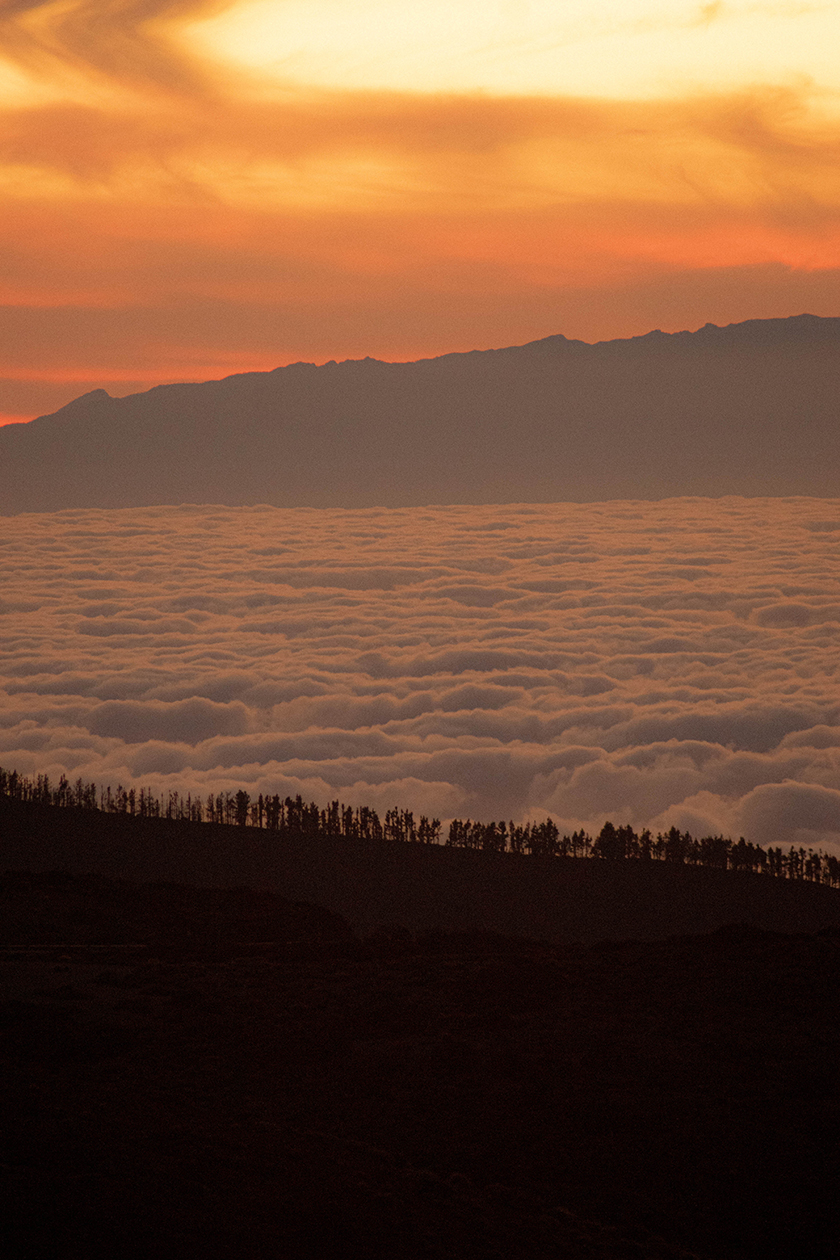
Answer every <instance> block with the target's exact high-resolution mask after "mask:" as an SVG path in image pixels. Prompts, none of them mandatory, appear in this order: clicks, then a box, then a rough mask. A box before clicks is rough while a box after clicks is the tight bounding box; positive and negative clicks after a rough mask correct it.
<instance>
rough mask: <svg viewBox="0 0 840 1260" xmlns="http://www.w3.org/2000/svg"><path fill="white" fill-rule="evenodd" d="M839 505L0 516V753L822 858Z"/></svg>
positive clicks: (20, 764) (15, 763)
mask: <svg viewBox="0 0 840 1260" xmlns="http://www.w3.org/2000/svg"><path fill="white" fill-rule="evenodd" d="M838 508H840V503H838V502H837V501H827V500H813V499H787V500H771V499H764V500H745V499H723V500H702V499H673V500H667V501H665V502H659V503H647V502H612V503H602V504H584V505H576V504H558V505H520V506H517V505H513V506H511V505H506V506H504V507H446V508H412V509H404V510H384V509H381V510H370V511H364V510H356V511H341V510H335V511H327V510H309V509H287V510H284V509H276V508H270V507H255V508H221V507H194V506H183V507H177V508H146V509H126V510H122V511H94V510H90V511H68V512H62V513H55V514H48V515H47V514H45V515H37V514H32V515H23V516H19V517H15V518H6V519H5V520H4V526H3V537H2V547H0V591H1V592H2V595H0V624H2V627H3V629H2V635H0V642H2V649H1V650H0V688H2V689H0V763H2V764H4V765H6V766H9V767H16V768H17V769H19V770H21V771H22V772H24V773H27V774H37V773H48V774H49V775H50V776H51V777H52V776H57V775H59V774H60V773H66V774H67V775H68V776H69V777H71V778H73V777H75V776H77V775H82V776H83V777H84V778H86V779H96V780H98V781H100V782H110V783H111V784H112V785H114V786H115V785H116V783H117V781H121V782H122V783H123V784H125V785H126V786H129V785H131V784H135V785H137V786H142V785H149V786H152V787H154V788H156V789H157V790H158V791H163V792H165V791H166V790H167V788H168V787H173V788H174V787H177V788H178V789H180V790H182V791H188V790H192V791H200V792H202V793H207V792H209V791H214V792H215V791H218V790H221V789H224V788H227V787H230V788H233V787H238V786H242V785H244V786H246V787H248V788H249V789H250V790H251V791H253V792H259V791H263V792H272V793H273V792H280V793H282V794H286V793H296V792H298V791H300V792H301V793H303V794H304V795H306V796H308V797H313V798H315V799H318V800H320V801H321V802H323V803H326V801H327V800H329V799H331V798H332V797H334V796H340V797H341V798H342V799H343V800H345V801H346V802H348V803H354V804H365V803H366V804H371V805H374V806H376V807H377V808H380V809H385V808H388V807H390V806H392V805H393V804H399V805H401V806H403V807H407V808H413V809H415V810H416V811H422V812H426V813H434V814H436V815H438V816H439V817H442V818H448V817H451V816H453V815H458V816H465V815H470V816H472V817H478V818H481V819H485V820H489V819H490V818H494V817H502V816H504V817H513V818H516V819H518V818H522V817H525V816H545V814H546V813H550V814H551V815H552V817H554V818H555V819H556V820H557V822H558V824H559V825H560V826H561V828H563V829H572V828H575V827H578V826H581V825H582V826H585V827H587V828H588V829H590V830H594V829H597V828H599V827H600V825H601V824H602V823H603V821H604V820H605V819H606V818H611V819H613V821H615V822H630V823H632V824H633V825H634V826H636V827H640V826H643V825H649V826H651V827H653V828H654V829H656V828H659V827H665V826H670V825H671V824H676V825H678V826H679V827H680V828H681V829H689V830H691V831H693V832H703V833H708V832H710V831H714V832H717V831H723V832H726V833H732V834H736V835H737V834H740V833H743V834H745V835H746V836H748V838H750V839H752V840H755V841H758V842H760V843H788V842H796V843H800V842H801V843H805V844H819V845H822V846H824V847H825V846H828V847H831V846H833V845H840V690H838V685H837V681H838V667H840V634H838V630H840V580H838V577H840V575H838V564H837V544H838V539H839V538H840V511H838Z"/></svg>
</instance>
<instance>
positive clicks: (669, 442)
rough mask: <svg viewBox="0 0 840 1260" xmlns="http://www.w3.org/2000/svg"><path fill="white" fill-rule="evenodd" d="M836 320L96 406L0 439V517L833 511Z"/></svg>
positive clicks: (342, 366)
mask: <svg viewBox="0 0 840 1260" xmlns="http://www.w3.org/2000/svg"><path fill="white" fill-rule="evenodd" d="M839 356H840V319H822V318H818V317H816V316H811V315H800V316H796V317H794V318H791V319H783V320H750V321H748V322H746V323H743V324H733V325H730V326H729V327H726V328H718V327H716V326H714V325H707V326H706V327H705V328H702V329H700V330H699V331H698V332H695V333H688V332H682V333H675V334H665V333H661V332H652V333H649V334H647V335H646V336H644V337H634V338H630V339H629V340H622V341H608V342H599V343H597V344H595V345H588V344H586V343H584V342H580V341H568V340H567V339H566V338H564V337H562V336H556V337H548V338H546V339H545V340H542V341H536V342H532V343H530V344H529V345H525V346H517V347H511V348H509V349H504V350H488V351H483V352H478V351H475V352H473V353H470V354H451V355H445V356H443V357H441V358H437V359H428V360H423V361H421V362H417V363H403V364H400V363H397V364H393V363H382V362H378V361H376V360H373V359H364V360H360V361H348V362H345V363H329V364H326V365H324V366H321V367H316V366H313V365H312V364H306V363H298V364H294V365H292V366H289V367H284V368H278V369H277V370H276V371H274V372H266V373H248V374H244V375H239V376H230V377H227V378H226V379H225V380H222V381H211V382H207V383H204V384H195V385H167V386H160V387H157V388H155V389H152V390H150V391H149V392H148V393H144V394H134V395H132V396H130V397H128V398H123V399H113V398H110V397H109V396H108V395H107V394H106V393H105V392H104V391H103V390H95V391H94V392H93V393H90V394H86V395H84V396H83V397H82V398H78V399H76V401H75V402H72V403H70V404H69V405H68V406H67V407H64V408H62V410H61V411H59V412H56V413H55V415H52V416H45V417H41V418H40V419H38V420H35V421H33V422H32V423H31V424H28V425H12V426H7V427H6V428H4V429H2V430H0V511H2V512H4V513H13V512H22V511H51V510H54V509H57V508H69V507H87V506H98V507H118V506H129V505H144V504H162V503H184V502H195V503H227V504H243V503H259V502H262V503H271V504H278V505H282V506H300V505H305V506H313V507H321V506H351V507H352V506H361V505H385V506H408V505H416V504H426V503H500V502H501V503H504V502H518V501H522V502H528V501H538V502H539V501H549V502H550V501H556V500H564V499H565V500H582V501H587V500H599V499H611V498H631V499H632V498H654V499H658V498H665V497H669V496H676V495H707V496H720V495H727V494H738V495H747V496H753V495H817V496H820V495H828V496H830V495H834V494H836V493H837V486H838V482H837V469H838V467H840V424H838V417H840V388H838V364H840V357H839Z"/></svg>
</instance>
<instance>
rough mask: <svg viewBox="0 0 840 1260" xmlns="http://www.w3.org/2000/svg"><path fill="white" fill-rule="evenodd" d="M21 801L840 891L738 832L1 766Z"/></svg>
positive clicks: (831, 868) (827, 868) (810, 866)
mask: <svg viewBox="0 0 840 1260" xmlns="http://www.w3.org/2000/svg"><path fill="white" fill-rule="evenodd" d="M4 799H6V800H15V801H24V802H30V803H33V804H38V805H49V806H53V807H57V808H60V809H80V810H93V811H96V812H99V813H105V814H124V815H128V816H131V817H135V818H158V819H166V820H169V821H171V822H191V823H217V824H218V823H221V824H224V825H226V826H239V827H259V828H264V829H266V830H268V831H274V832H277V833H278V834H279V835H304V836H313V837H325V838H326V837H329V838H335V839H344V840H390V841H396V842H403V843H409V844H435V845H440V844H443V845H445V846H447V847H449V848H459V849H473V850H477V851H480V852H484V853H512V854H521V855H529V856H535V857H574V858H593V859H601V860H603V861H609V862H615V861H626V860H636V861H653V862H672V863H680V864H682V865H687V866H705V867H713V868H716V869H718V870H729V871H751V872H753V873H756V874H765V875H773V876H776V877H777V878H781V879H795V880H807V881H809V882H812V883H818V884H827V885H829V886H830V887H832V888H840V858H837V857H835V856H833V855H832V854H829V853H825V852H824V851H823V850H822V849H812V848H809V849H805V848H803V847H801V846H800V847H797V846H795V845H791V846H790V847H789V848H788V849H787V850H784V849H782V848H781V847H780V846H777V847H772V846H770V847H767V848H763V847H762V846H761V845H759V844H753V843H751V842H750V841H749V840H745V839H744V837H743V836H741V837H740V838H739V839H738V840H733V839H732V838H731V836H723V835H713V836H703V837H699V838H698V837H695V836H692V835H691V833H690V832H688V831H680V830H679V828H678V827H671V828H670V830H669V831H667V832H657V834H656V835H653V834H652V833H651V832H650V831H648V830H647V829H645V830H643V831H641V832H636V831H634V830H633V828H632V827H630V826H629V825H625V826H621V827H616V826H615V825H614V824H613V823H611V822H606V823H604V825H603V827H602V828H601V830H600V831H599V833H598V834H597V836H591V835H590V834H589V833H588V832H586V831H573V832H572V834H571V835H561V834H560V831H559V828H558V827H557V824H556V823H555V822H554V821H553V820H552V819H551V818H547V819H546V820H545V821H544V822H526V823H521V824H520V823H514V822H512V821H511V822H506V821H500V822H489V823H482V822H477V821H474V820H472V819H470V818H467V819H465V820H464V819H460V818H453V819H452V821H451V822H450V824H449V828H448V831H447V834H446V837H445V839H444V838H443V834H442V824H441V821H440V819H439V818H428V817H427V816H426V815H425V814H421V815H420V817H419V818H416V819H415V817H414V814H413V812H412V811H411V810H408V809H400V808H398V807H395V808H394V809H389V810H387V811H386V813H385V817H384V819H380V817H379V815H378V813H377V812H376V810H375V809H371V808H370V807H369V806H367V805H361V806H356V807H355V808H354V807H353V806H351V805H343V804H342V803H341V801H331V802H330V804H329V805H327V806H326V808H321V807H320V806H319V805H317V804H316V803H315V802H314V801H310V802H306V801H304V800H303V798H302V797H301V796H294V797H291V796H287V797H285V798H283V797H280V796H279V795H276V794H275V795H274V796H269V795H263V794H262V793H260V794H259V795H258V796H256V797H251V795H250V794H249V793H248V792H246V791H245V790H244V789H240V790H239V791H237V792H230V791H225V792H218V793H216V794H213V793H212V792H211V793H210V794H209V795H208V796H207V797H206V799H205V798H203V797H201V796H200V795H193V794H192V793H188V794H187V795H186V796H184V795H182V794H181V793H179V792H177V791H170V792H169V793H168V794H167V795H166V796H158V795H156V794H155V793H154V792H153V791H152V790H151V788H139V789H136V788H133V787H132V788H124V787H123V786H122V784H117V788H116V791H114V790H112V788H111V787H110V785H108V786H106V787H102V786H97V784H95V783H85V782H84V781H83V780H82V779H81V778H78V779H76V781H75V782H74V783H71V782H70V781H69V780H68V779H67V777H66V776H65V775H62V776H61V778H60V779H59V780H58V782H57V783H53V782H51V780H50V779H49V778H48V776H47V775H45V774H39V775H37V776H35V777H34V778H28V777H27V776H26V775H22V774H18V772H17V771H16V770H4V769H3V767H2V766H0V801H2V800H4Z"/></svg>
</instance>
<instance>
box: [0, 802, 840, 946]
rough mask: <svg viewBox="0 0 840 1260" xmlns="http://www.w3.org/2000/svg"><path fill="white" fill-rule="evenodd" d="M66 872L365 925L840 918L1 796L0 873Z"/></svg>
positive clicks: (818, 924)
mask: <svg viewBox="0 0 840 1260" xmlns="http://www.w3.org/2000/svg"><path fill="white" fill-rule="evenodd" d="M4 869H5V870H18V871H26V870H28V871H42V872H43V871H50V870H59V869H61V870H67V871H70V872H73V873H74V874H96V875H103V876H107V877H109V878H120V879H131V880H146V881H154V880H171V881H174V882H177V883H182V884H194V885H199V886H203V887H206V888H214V887H215V888H231V887H234V886H237V885H244V886H250V887H252V888H263V889H268V890H273V891H274V892H276V893H279V894H280V895H281V896H283V897H286V898H290V899H292V900H296V901H297V900H299V901H306V902H313V903H315V904H316V905H319V906H323V907H325V908H326V909H327V910H328V911H330V912H332V913H333V914H336V915H340V916H342V918H344V919H345V920H346V921H347V922H348V923H349V924H350V925H351V927H353V928H354V929H355V930H357V931H361V932H370V931H372V930H375V929H376V928H378V927H381V926H388V925H399V926H401V927H404V928H407V929H409V930H410V931H412V932H417V931H445V932H461V931H466V932H473V931H488V932H498V933H503V934H509V935H519V936H528V937H535V938H543V939H566V940H575V941H598V940H621V939H633V938H637V939H638V938H645V939H649V940H657V939H659V940H661V939H664V938H665V937H668V936H671V935H678V934H681V933H688V932H709V931H713V930H715V929H716V928H718V927H721V926H724V925H725V924H727V923H747V924H751V925H752V926H754V927H756V928H762V929H765V930H773V931H782V932H814V931H818V930H820V929H823V928H840V892H838V891H837V890H836V889H832V888H827V887H824V886H820V885H816V884H810V883H801V882H798V881H796V882H791V881H787V880H781V879H775V878H773V877H772V876H769V875H752V874H747V873H737V872H733V871H719V870H712V869H702V868H696V867H683V866H676V865H673V864H671V863H666V862H641V861H629V860H628V861H624V862H605V861H599V860H595V859H588V860H587V859H582V858H581V859H574V858H537V857H517V856H515V855H513V854H490V853H488V854H485V853H476V852H472V851H470V850H463V849H450V848H445V847H437V846H426V845H420V844H400V843H392V842H388V841H361V840H359V841H348V840H341V839H329V838H326V837H324V838H317V837H316V838H312V837H306V836H298V837H291V836H283V837H281V836H279V835H278V834H277V833H276V832H270V831H263V830H259V829H257V828H253V827H245V828H243V827H225V826H216V825H210V824H190V823H186V824H183V823H168V822H165V821H161V820H141V819H132V818H129V817H127V816H125V815H118V814H100V813H93V812H91V813H88V812H85V811H76V810H68V809H58V808H55V807H51V806H40V805H33V804H20V803H18V802H13V801H8V800H0V871H2V870H4Z"/></svg>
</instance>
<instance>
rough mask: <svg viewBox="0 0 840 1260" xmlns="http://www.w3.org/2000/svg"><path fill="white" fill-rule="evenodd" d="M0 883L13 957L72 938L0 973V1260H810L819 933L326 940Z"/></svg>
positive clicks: (182, 910)
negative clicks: (114, 933)
mask: <svg viewBox="0 0 840 1260" xmlns="http://www.w3.org/2000/svg"><path fill="white" fill-rule="evenodd" d="M766 882H767V883H771V882H773V881H771V880H769V879H768V880H767V881H766ZM0 887H2V891H3V895H4V905H5V910H6V912H7V913H9V912H11V917H12V918H16V920H17V922H18V923H19V924H20V925H21V927H20V929H19V930H20V931H22V932H24V933H25V938H26V940H37V939H39V938H40V939H42V940H45V939H47V938H48V937H49V935H50V933H51V932H53V931H56V930H57V931H58V932H59V933H60V934H63V935H64V936H65V937H66V936H68V935H72V934H73V933H76V934H77V935H78V934H79V933H80V932H83V931H84V930H85V929H84V923H83V921H82V922H80V919H79V914H80V910H83V908H84V906H85V905H86V904H87V905H88V906H89V908H90V910H91V919H92V920H93V921H95V922H96V924H97V933H98V937H99V939H98V943H88V944H76V945H74V944H72V943H71V944H68V943H65V944H62V945H59V946H56V947H50V946H48V945H43V944H42V945H40V946H35V947H33V946H27V945H26V944H25V943H24V942H23V941H21V942H20V943H18V945H17V946H12V945H10V944H7V945H6V946H5V947H0V1072H2V1075H3V1090H2V1092H0V1194H2V1195H3V1202H4V1209H3V1212H2V1223H0V1247H2V1254H3V1256H4V1260H5V1258H8V1260H58V1258H59V1257H60V1260H106V1258H107V1260H113V1258H114V1257H116V1256H119V1257H120V1258H121V1260H149V1257H151V1256H154V1257H155V1258H156V1260H240V1258H241V1260H253V1258H255V1257H260V1258H264V1260H281V1258H282V1260H309V1257H312V1256H317V1257H319V1258H320V1257H323V1258H324V1260H396V1258H399V1260H561V1258H562V1260H692V1257H695V1258H696V1257H703V1258H705V1260H792V1258H794V1257H795V1260H835V1257H836V1243H837V1236H838V1227H840V1217H839V1216H838V1196H837V1193H836V1189H837V1178H838V1172H839V1171H840V1157H839V1156H840V1152H839V1151H838V1132H840V1125H838V1122H840V1112H838V1098H840V1091H838V1088H837V1083H838V1082H837V1064H838V1061H840V1028H838V1022H837V1009H838V998H840V988H839V987H838V962H840V933H838V932H836V931H833V932H823V933H819V934H815V935H807V934H800V935H798V936H785V935H781V934H776V933H767V932H761V931H758V930H756V929H749V928H745V927H738V928H728V929H722V930H720V931H718V932H716V933H712V934H710V935H705V936H691V937H690V936H683V937H680V938H672V939H671V940H668V941H659V942H647V943H639V942H632V941H625V942H622V943H611V944H609V945H604V944H601V945H595V946H582V945H548V944H539V943H537V942H533V941H531V942H529V941H525V940H516V939H503V938H500V937H492V936H487V935H481V934H475V935H472V936H470V935H465V934H461V935H456V936H451V935H450V936H447V935H444V934H437V935H429V936H425V937H421V938H418V939H416V940H412V939H411V938H410V937H409V936H408V935H407V934H400V933H391V934H390V935H388V934H386V933H379V934H378V935H376V936H375V937H373V938H370V939H367V940H358V939H356V940H354V939H352V938H351V937H350V936H349V935H348V933H347V932H346V930H343V929H342V928H341V925H340V924H338V923H336V921H335V920H334V919H332V918H330V917H329V916H325V915H323V914H321V913H320V912H319V911H317V910H315V909H314V908H313V907H305V906H294V907H293V906H289V904H288V903H285V904H283V903H281V901H280V899H279V898H271V897H270V896H267V895H265V894H262V895H256V894H248V893H246V892H245V891H244V890H241V891H240V892H238V893H237V894H231V895H227V896H218V895H216V894H209V893H208V892H207V891H201V890H195V889H193V890H190V889H188V888H184V887H180V888H177V887H172V886H168V887H163V888H161V887H158V888H154V887H151V886H145V887H142V886H136V887H135V888H134V889H132V888H131V887H130V886H128V885H124V884H115V883H109V882H108V881H105V880H103V879H102V878H90V879H87V878H73V877H70V876H67V875H60V874H47V875H31V874H30V875H18V876H14V877H9V876H6V877H5V878H3V879H2V880H0ZM109 906H110V907H111V910H112V911H113V910H115V909H119V911H120V914H121V915H122V916H124V917H125V920H126V924H127V925H128V926H130V927H131V932H132V934H137V933H139V934H140V936H141V937H142V936H143V933H145V938H144V939H145V942H146V943H145V944H144V943H143V939H141V940H137V939H135V941H134V942H133V943H132V944H113V943H112V944H110V945H108V944H107V943H106V939H105V937H104V936H103V935H102V933H103V932H105V933H107V923H106V922H105V920H107V918H108V913H109ZM214 906H215V911H216V913H217V914H218V916H219V917H220V919H221V921H222V924H223V926H224V927H225V928H226V930H225V931H221V932H220V931H218V930H216V931H210V932H208V926H209V924H208V914H209V917H210V921H211V922H212V917H213V907H214ZM266 915H268V917H271V916H272V915H273V928H272V925H271V924H269V922H268V920H267V918H266ZM261 916H262V920H263V921H262V923H260V924H258V920H259V919H260V917H261ZM112 924H113V921H112ZM257 927H258V928H259V930H261V931H262V930H267V931H269V932H271V931H273V932H274V933H275V934H276V935H278V936H279V937H280V939H277V940H275V941H274V942H272V941H271V940H270V939H269V940H267V941H263V943H261V944H258V943H255V942H254V940H253V935H254V930H255V929H256V928H257ZM289 932H292V934H293V937H294V939H293V940H292V941H291V942H290V941H289V940H288V939H287V934H288V933H289ZM237 934H239V935H237ZM12 936H14V930H13V929H11V928H10V929H9V931H8V933H7V941H11V939H12ZM167 939H168V942H169V943H168V944H167V943H166V942H167Z"/></svg>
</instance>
